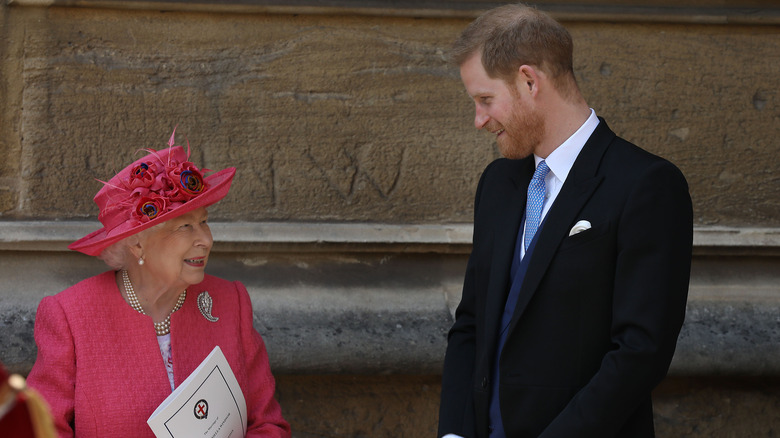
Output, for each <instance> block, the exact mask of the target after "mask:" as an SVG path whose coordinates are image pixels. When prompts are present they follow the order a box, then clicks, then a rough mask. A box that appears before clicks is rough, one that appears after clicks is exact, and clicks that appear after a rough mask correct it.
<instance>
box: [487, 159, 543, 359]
mask: <svg viewBox="0 0 780 438" xmlns="http://www.w3.org/2000/svg"><path fill="white" fill-rule="evenodd" d="M507 169H508V170H507V172H506V173H505V174H504V175H502V176H501V177H502V178H504V180H503V181H502V184H501V185H500V186H499V187H498V188H497V190H498V191H499V193H500V192H503V193H510V195H509V196H508V197H507V198H505V200H504V202H503V204H501V205H500V206H499V208H498V209H497V210H496V211H494V212H490V214H492V215H493V217H492V218H491V219H492V220H491V228H492V233H493V236H492V239H493V242H492V254H491V259H490V260H491V264H490V276H489V277H488V278H489V279H490V283H489V284H488V287H487V298H486V302H485V320H486V321H491V322H495V324H496V325H495V326H494V327H487V330H486V331H485V333H486V335H487V337H488V338H487V344H486V345H494V343H495V342H496V339H497V334H498V333H497V331H498V324H499V323H500V321H501V315H502V313H503V312H504V305H505V303H506V297H507V294H508V293H509V272H510V269H511V267H512V257H513V256H514V252H515V241H516V239H517V233H518V230H519V228H520V223H521V221H522V218H523V213H524V212H525V202H526V192H527V191H528V184H529V183H530V181H531V176H532V175H533V170H534V165H533V158H532V157H530V158H528V159H523V160H518V161H513V162H512V165H510V166H507Z"/></svg>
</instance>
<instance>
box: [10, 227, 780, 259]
mask: <svg viewBox="0 0 780 438" xmlns="http://www.w3.org/2000/svg"><path fill="white" fill-rule="evenodd" d="M100 226H101V225H100V223H99V222H96V221H0V251H67V246H68V244H69V243H71V242H73V241H74V240H76V239H79V238H80V237H82V236H85V235H86V234H88V233H90V232H92V231H94V230H96V229H98V228H100ZM211 229H212V232H213V234H214V236H215V246H214V251H215V252H247V251H263V250H274V251H275V250H282V251H284V250H290V251H293V252H300V251H303V252H334V251H350V252H391V253H426V252H434V253H456V254H467V253H468V252H469V251H470V249H471V235H472V230H473V227H472V225H471V224H380V223H310V222H212V223H211ZM693 246H694V253H695V254H696V255H727V254H732V255H741V256H744V255H780V228H757V227H745V228H738V227H695V228H694V235H693Z"/></svg>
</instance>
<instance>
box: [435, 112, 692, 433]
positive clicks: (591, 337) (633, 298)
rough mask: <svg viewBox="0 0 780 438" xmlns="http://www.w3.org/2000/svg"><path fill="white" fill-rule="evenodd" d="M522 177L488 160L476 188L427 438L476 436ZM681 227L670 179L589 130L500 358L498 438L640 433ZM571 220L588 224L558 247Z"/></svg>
mask: <svg viewBox="0 0 780 438" xmlns="http://www.w3.org/2000/svg"><path fill="white" fill-rule="evenodd" d="M533 171H534V160H533V157H528V158H525V159H522V160H507V159H499V160H496V161H494V162H493V163H491V164H490V165H489V166H488V167H487V169H485V172H484V173H483V175H482V178H481V179H480V182H479V186H478V188H477V194H476V200H475V211H474V243H473V248H472V252H471V256H470V258H469V262H468V267H467V270H466V276H465V281H464V286H463V297H462V300H461V303H460V305H459V306H458V308H457V311H456V316H455V318H456V319H455V323H454V325H453V327H452V329H451V330H450V333H449V341H448V346H447V354H446V358H445V364H444V372H443V380H442V394H441V408H440V415H439V436H442V435H444V434H447V433H454V434H458V435H461V436H464V437H468V438H473V437H481V438H482V437H487V435H488V427H489V424H488V403H489V400H490V388H491V382H490V379H491V377H492V376H491V369H492V367H493V360H494V356H495V348H496V340H497V336H498V334H497V325H498V324H499V321H500V320H501V313H502V311H503V307H504V303H505V301H506V296H507V293H508V290H509V286H510V284H509V270H510V265H511V259H512V255H513V251H514V246H515V239H516V238H517V235H518V229H519V227H520V224H521V221H522V218H523V214H524V211H525V202H526V192H527V188H528V184H529V181H530V180H531V176H532V174H533ZM692 216H693V213H692V207H691V200H690V196H689V194H688V185H687V183H686V181H685V178H684V177H683V175H682V173H681V172H680V171H679V170H678V169H677V168H676V167H675V166H674V165H672V164H671V163H669V162H668V161H666V160H663V159H661V158H659V157H657V156H654V155H652V154H650V153H648V152H646V151H643V150H642V149H640V148H638V147H636V146H634V145H632V144H631V143H629V142H627V141H625V140H623V139H621V138H619V137H617V136H616V135H615V133H614V132H612V131H611V130H610V129H609V127H607V124H606V123H605V122H604V120H600V123H599V125H598V127H597V128H596V130H595V132H594V133H593V134H592V135H591V137H590V139H588V141H587V142H586V144H585V146H584V147H583V149H582V151H581V152H580V154H579V156H578V157H577V159H576V161H575V163H574V165H573V167H572V169H571V171H570V173H569V175H568V177H567V179H566V182H565V183H564V185H563V187H562V188H561V191H560V193H559V194H558V197H557V198H556V200H555V201H554V203H553V205H552V207H551V208H550V210H549V212H548V213H547V216H546V219H545V223H544V226H543V228H541V231H540V232H539V235H538V241H537V243H536V248H535V250H534V252H533V254H532V255H531V259H530V260H529V266H528V272H527V274H526V277H525V280H524V281H523V285H522V288H521V289H520V297H519V299H518V303H517V307H516V308H515V310H514V314H513V315H514V316H513V318H512V322H511V323H510V326H509V334H508V336H507V340H506V344H505V346H504V349H503V352H502V354H501V357H500V359H499V375H500V379H499V384H500V387H499V399H500V407H501V413H502V418H503V423H504V428H505V431H506V436H507V438H520V437H537V436H540V437H556V438H561V437H599V438H606V437H627V438H629V437H630V438H639V437H650V436H653V433H654V432H653V412H652V403H651V397H650V393H651V390H652V389H653V388H654V387H655V386H656V385H657V384H658V383H659V382H660V381H661V379H663V377H664V376H665V375H666V372H667V371H668V368H669V364H670V362H671V359H672V356H673V353H674V349H675V345H676V342H677V336H678V334H679V331H680V327H681V326H682V323H683V319H684V315H685V303H686V299H687V294H688V280H689V276H690V266H691V246H692V240H693V225H692V223H693V219H692ZM580 220H587V221H589V222H590V223H591V225H592V227H591V228H590V229H589V230H587V231H583V232H581V233H579V234H575V235H572V236H569V231H570V229H571V228H572V227H573V226H574V224H575V223H577V222H578V221H580Z"/></svg>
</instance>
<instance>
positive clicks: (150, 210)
mask: <svg viewBox="0 0 780 438" xmlns="http://www.w3.org/2000/svg"><path fill="white" fill-rule="evenodd" d="M166 211H168V202H167V201H166V199H165V198H163V197H162V196H160V195H158V194H155V193H150V194H149V196H144V197H142V198H141V199H139V200H138V203H137V204H136V207H135V217H136V218H137V219H139V221H140V222H141V223H143V222H148V221H150V220H152V219H154V218H156V217H157V216H159V215H160V214H162V213H165V212H166Z"/></svg>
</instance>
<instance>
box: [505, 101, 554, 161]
mask: <svg viewBox="0 0 780 438" xmlns="http://www.w3.org/2000/svg"><path fill="white" fill-rule="evenodd" d="M519 106H520V105H519V104H517V105H515V108H514V110H513V111H512V113H511V114H510V115H509V120H508V121H507V124H506V125H504V126H503V128H504V134H503V135H502V136H501V137H499V138H497V139H496V142H497V143H498V150H499V152H501V155H503V156H504V157H506V158H509V159H512V160H517V159H520V158H525V157H527V156H529V155H531V154H532V153H534V151H535V150H536V149H537V147H538V146H539V144H540V143H541V142H542V138H543V137H544V118H542V116H541V114H540V113H539V112H538V111H532V110H530V109H526V110H525V111H522V110H520V108H518V107H519ZM521 113H522V115H521Z"/></svg>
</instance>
